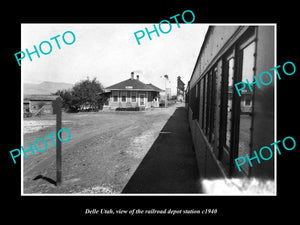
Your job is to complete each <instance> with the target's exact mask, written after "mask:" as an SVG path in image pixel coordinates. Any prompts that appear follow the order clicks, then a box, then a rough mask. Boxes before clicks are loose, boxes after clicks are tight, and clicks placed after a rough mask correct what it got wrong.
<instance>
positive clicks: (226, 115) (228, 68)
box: [219, 50, 235, 173]
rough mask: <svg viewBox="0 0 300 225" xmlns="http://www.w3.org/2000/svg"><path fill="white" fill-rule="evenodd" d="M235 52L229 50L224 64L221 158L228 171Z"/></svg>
mask: <svg viewBox="0 0 300 225" xmlns="http://www.w3.org/2000/svg"><path fill="white" fill-rule="evenodd" d="M234 54H235V51H234V50H231V51H229V52H227V53H226V55H225V56H224V58H223V66H222V67H223V69H222V87H221V109H220V113H221V115H220V145H219V160H221V161H222V163H223V166H224V168H225V172H227V173H229V170H230V154H232V152H231V147H232V146H231V136H232V121H233V116H232V114H233V83H234V82H233V80H234V63H235V58H234Z"/></svg>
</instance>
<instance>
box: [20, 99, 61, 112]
mask: <svg viewBox="0 0 300 225" xmlns="http://www.w3.org/2000/svg"><path fill="white" fill-rule="evenodd" d="M57 97H58V96H57V95H25V96H24V100H23V109H24V111H23V112H24V113H32V114H33V115H35V116H36V115H38V114H53V106H52V101H53V100H55V99H56V98H57Z"/></svg>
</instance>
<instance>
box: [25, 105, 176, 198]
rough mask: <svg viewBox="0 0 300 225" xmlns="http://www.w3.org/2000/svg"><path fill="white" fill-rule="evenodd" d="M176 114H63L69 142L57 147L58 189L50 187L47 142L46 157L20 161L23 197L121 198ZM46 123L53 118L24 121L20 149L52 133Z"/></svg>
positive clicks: (50, 157) (52, 170) (53, 173)
mask: <svg viewBox="0 0 300 225" xmlns="http://www.w3.org/2000/svg"><path fill="white" fill-rule="evenodd" d="M177 106H178V105H177ZM175 109H176V105H174V106H172V107H169V108H167V109H165V108H158V109H153V110H150V111H144V112H96V113H91V112H89V113H75V114H67V113H63V121H62V127H63V128H67V129H68V130H69V131H70V132H71V140H70V141H69V142H66V143H62V184H61V186H59V187H57V186H55V179H56V170H55V147H53V145H52V144H51V140H49V138H48V139H47V140H49V142H48V149H47V150H46V151H45V152H42V153H40V152H36V155H32V153H31V152H28V158H27V159H25V158H24V159H23V165H24V168H23V170H24V172H23V184H24V187H23V191H24V193H25V194H27V193H66V194H68V193H86V194H88V193H95V194H100V193H120V192H121V191H122V189H123V188H124V186H125V185H126V183H127V182H128V180H129V179H130V177H131V175H132V174H133V173H134V171H135V170H136V168H137V167H138V165H139V163H140V162H141V160H142V159H143V157H144V156H145V154H146V153H147V151H148V150H149V148H150V147H151V145H152V144H153V142H154V141H155V139H156V138H157V137H158V135H159V132H160V130H161V129H162V128H163V126H164V124H165V123H166V121H167V120H168V119H169V117H170V116H171V115H172V114H173V112H174V111H175ZM51 121H55V115H48V116H43V117H39V118H25V119H24V142H23V146H24V148H25V149H28V148H29V145H28V142H31V143H32V144H33V143H34V141H35V140H36V139H37V138H44V137H45V136H46V135H48V134H50V133H53V132H55V125H54V123H53V122H51ZM63 139H64V138H63ZM39 143H40V144H41V147H40V149H43V148H44V146H43V143H42V142H39Z"/></svg>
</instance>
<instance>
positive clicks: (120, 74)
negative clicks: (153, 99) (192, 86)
mask: <svg viewBox="0 0 300 225" xmlns="http://www.w3.org/2000/svg"><path fill="white" fill-rule="evenodd" d="M146 27H147V28H148V30H149V31H151V30H153V24H143V23H139V24H113V23H110V24H22V25H21V50H20V51H23V52H26V49H28V51H29V52H33V51H34V47H33V46H34V45H35V46H36V47H37V49H39V46H40V43H41V42H43V41H49V42H50V43H51V46H52V52H51V53H50V54H48V55H43V54H42V53H41V52H40V51H39V50H38V51H39V54H40V58H38V56H37V54H35V53H34V54H32V55H31V57H32V61H30V60H29V57H28V55H26V56H25V58H24V59H23V60H22V61H21V64H22V65H21V76H22V82H25V83H41V82H43V81H52V82H65V83H72V84H75V83H76V82H79V81H81V80H84V79H86V78H87V77H89V78H90V79H93V78H94V77H96V78H97V80H98V81H100V83H102V85H103V86H104V87H108V86H110V85H113V84H115V83H118V82H121V81H123V80H126V79H128V78H130V74H131V72H132V71H133V72H135V74H139V76H140V80H141V81H142V82H144V83H152V84H154V85H156V86H157V87H160V88H162V89H164V88H165V82H164V79H163V78H162V77H163V75H165V74H167V75H168V77H169V82H167V88H171V92H172V94H176V86H177V77H178V76H180V77H181V79H182V81H183V82H184V83H185V84H187V82H188V81H189V79H190V77H191V75H192V72H193V69H194V66H195V63H196V60H197V57H198V54H199V52H200V48H201V45H202V42H203V40H204V37H205V34H206V31H207V28H208V25H206V24H205V25H203V24H185V23H180V28H178V27H177V24H176V23H172V29H171V31H170V32H169V33H167V34H163V33H161V32H160V31H159V35H160V36H159V37H158V36H157V35H156V33H155V32H154V33H152V34H151V37H152V40H150V39H149V38H148V36H147V33H146V31H145V28H146ZM156 27H158V24H156ZM168 28H169V27H168V25H167V24H163V26H162V29H163V30H165V31H166V30H168ZM139 30H143V31H144V32H145V36H144V38H142V39H140V43H141V44H140V45H138V43H137V41H136V39H135V36H134V33H135V32H137V31H139ZM66 31H72V32H73V33H74V35H75V38H76V39H75V42H74V43H73V44H70V45H67V44H65V43H64V42H63V40H62V36H63V34H64V33H65V32H66ZM57 35H60V36H59V37H58V38H57V41H58V42H59V45H60V47H61V49H58V47H57V44H56V42H55V40H50V38H52V37H55V36H57ZM138 35H140V34H138ZM65 38H66V41H67V42H71V41H72V36H71V35H70V34H68V33H67V34H66V35H65ZM42 49H43V51H44V52H47V51H49V46H48V45H47V44H42ZM19 57H20V56H19Z"/></svg>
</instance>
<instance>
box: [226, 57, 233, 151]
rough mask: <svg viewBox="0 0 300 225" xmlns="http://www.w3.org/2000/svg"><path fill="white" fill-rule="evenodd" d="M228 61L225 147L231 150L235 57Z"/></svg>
mask: <svg viewBox="0 0 300 225" xmlns="http://www.w3.org/2000/svg"><path fill="white" fill-rule="evenodd" d="M226 63H227V73H228V91H227V110H226V121H225V122H226V126H225V127H226V138H225V139H226V141H225V148H226V149H227V151H230V142H231V123H232V94H233V74H234V70H233V66H234V58H233V57H232V58H229V59H228V61H227V62H226Z"/></svg>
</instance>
